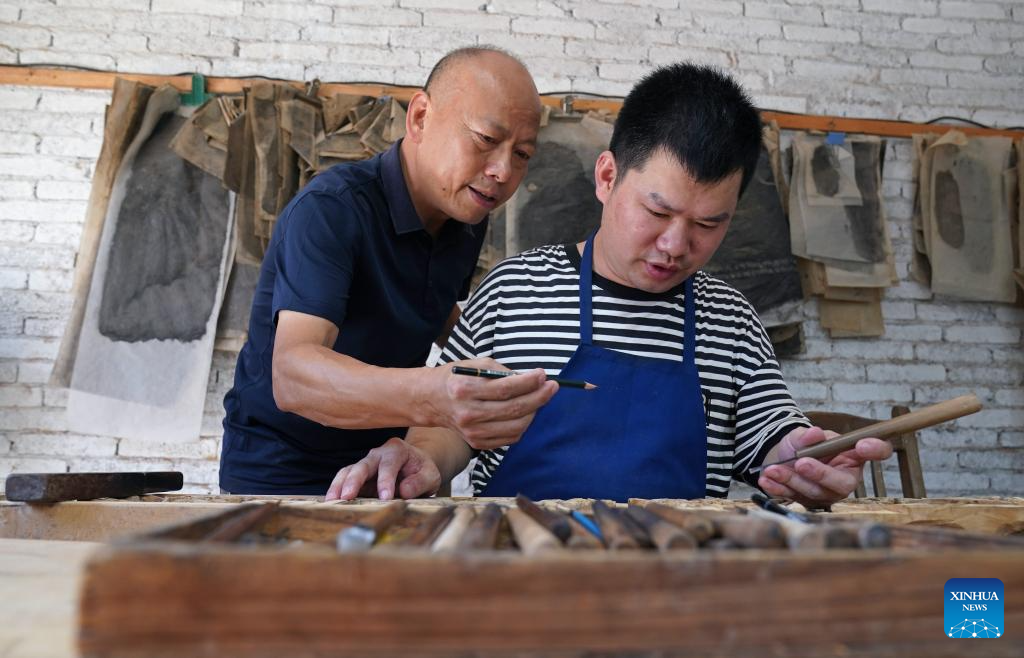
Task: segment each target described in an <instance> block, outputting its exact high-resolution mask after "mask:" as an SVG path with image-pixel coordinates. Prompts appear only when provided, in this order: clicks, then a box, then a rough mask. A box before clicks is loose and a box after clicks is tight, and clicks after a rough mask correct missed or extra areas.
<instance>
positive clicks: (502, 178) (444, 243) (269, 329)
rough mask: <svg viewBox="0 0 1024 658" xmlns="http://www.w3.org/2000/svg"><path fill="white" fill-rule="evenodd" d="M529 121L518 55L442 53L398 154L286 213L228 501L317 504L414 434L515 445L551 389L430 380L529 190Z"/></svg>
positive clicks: (527, 83) (338, 179) (251, 354)
mask: <svg viewBox="0 0 1024 658" xmlns="http://www.w3.org/2000/svg"><path fill="white" fill-rule="evenodd" d="M540 109H541V108H540V101H539V97H538V95H537V89H536V87H535V86H534V84H533V80H532V78H531V77H530V74H529V73H528V72H527V71H526V69H525V68H524V67H523V65H522V64H521V63H520V62H519V61H518V60H516V59H515V58H513V57H512V56H511V55H508V54H507V53H504V52H502V51H499V50H496V49H490V48H467V49H460V50H457V51H453V52H452V53H449V54H448V55H446V56H445V57H444V58H442V60H441V61H440V62H438V64H437V66H435V68H434V70H433V71H432V72H431V74H430V77H429V78H428V80H427V84H426V85H425V87H424V90H423V91H419V92H417V93H416V94H415V95H414V96H413V98H412V99H411V101H410V103H409V108H408V114H407V119H406V136H405V138H404V139H403V140H402V141H401V142H399V143H397V144H396V145H395V146H394V147H393V148H391V149H390V150H389V151H388V152H386V153H383V154H381V155H379V156H377V157H374V158H371V159H369V160H366V161H364V162H359V163H353V164H345V165H338V166H336V167H334V168H332V169H330V170H328V171H326V172H324V173H322V174H321V175H319V176H317V177H316V178H315V179H313V181H312V182H310V184H309V185H308V186H307V187H306V188H304V189H303V190H302V191H301V192H300V193H299V194H298V195H296V197H295V198H294V199H293V200H292V202H291V203H289V204H288V206H287V207H286V208H285V209H284V211H283V212H282V214H281V217H280V218H279V220H278V221H277V224H276V226H275V228H274V235H273V238H272V239H271V243H270V246H269V248H268V249H267V253H266V255H265V257H264V259H263V266H262V269H261V271H260V278H259V283H258V285H257V289H256V295H255V298H254V300H253V307H252V315H251V318H250V323H249V340H248V341H247V342H246V344H245V346H244V347H243V349H242V351H241V353H240V354H239V356H238V365H237V367H236V370H235V383H234V387H233V388H232V389H231V391H229V392H228V394H227V396H226V397H225V399H224V407H225V409H226V411H227V415H226V417H225V419H224V443H223V453H222V457H221V471H220V486H221V488H222V489H223V490H224V491H228V492H231V493H260V494H323V493H324V492H326V491H327V488H328V486H329V485H330V483H331V480H332V478H333V477H334V475H335V474H336V473H337V472H338V469H339V468H341V467H343V466H345V465H347V464H351V463H354V462H357V461H359V460H360V459H362V458H363V457H364V456H366V454H367V452H368V451H370V450H371V449H373V448H375V447H377V446H380V445H381V444H383V443H384V442H385V441H387V440H388V439H389V438H392V437H401V436H404V434H405V431H406V428H408V427H410V426H433V427H446V428H449V429H453V430H455V431H456V432H458V433H459V434H460V435H462V436H464V437H466V438H467V439H469V440H472V441H473V442H474V444H475V445H481V444H482V445H488V444H491V443H493V445H495V446H497V445H504V444H507V443H509V442H511V441H515V440H516V439H517V438H518V437H519V436H520V435H521V434H522V433H523V431H524V430H525V429H526V427H527V426H528V425H529V424H530V421H531V420H532V419H533V414H534V412H535V411H536V410H537V409H538V408H539V407H540V406H541V405H543V404H544V403H545V402H547V401H548V400H549V399H550V398H551V396H552V395H553V394H554V393H555V391H556V390H557V385H556V384H554V383H553V382H547V381H546V380H545V377H544V372H543V371H542V370H534V371H530V372H527V373H523V374H521V375H517V376H513V377H506V378H504V379H500V380H487V379H479V378H473V377H459V376H453V375H452V374H451V370H450V369H447V368H445V369H439V368H438V369H435V368H425V367H423V366H424V363H425V360H426V357H427V354H428V352H429V350H430V344H431V342H432V341H436V342H438V343H443V342H444V339H445V337H446V336H447V332H448V331H449V330H450V328H451V326H452V325H453V324H454V322H455V319H456V318H457V317H458V307H457V306H456V301H457V300H459V299H462V298H465V296H466V295H467V294H468V292H469V280H470V276H471V275H472V273H473V269H474V266H475V264H476V260H477V256H478V254H479V251H480V246H481V243H482V240H483V237H484V232H485V230H486V219H487V215H488V213H489V212H490V211H491V210H492V209H494V208H495V207H496V206H498V205H500V204H501V203H503V202H505V201H506V200H507V199H508V198H509V197H510V196H511V195H512V193H513V192H514V191H515V189H516V187H518V185H519V183H520V181H522V179H523V176H524V175H525V173H526V168H527V161H528V160H529V159H530V156H531V155H532V154H533V151H534V148H535V146H536V139H537V131H538V128H539V122H540ZM466 363H467V364H468V365H472V366H476V367H483V368H500V369H503V368H501V366H500V365H499V364H497V363H496V362H494V361H491V360H490V359H475V360H473V361H469V362H466ZM371 486H372V483H371ZM382 486H387V485H384V484H382ZM373 493H374V494H377V495H380V496H381V497H382V498H387V497H389V496H390V495H391V492H390V491H383V490H381V491H374V492H373Z"/></svg>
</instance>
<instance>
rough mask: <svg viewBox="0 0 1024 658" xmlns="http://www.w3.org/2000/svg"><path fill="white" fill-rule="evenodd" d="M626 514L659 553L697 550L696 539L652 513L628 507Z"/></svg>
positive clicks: (631, 506) (633, 506) (639, 508)
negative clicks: (644, 532) (645, 533)
mask: <svg viewBox="0 0 1024 658" xmlns="http://www.w3.org/2000/svg"><path fill="white" fill-rule="evenodd" d="M626 514H627V515H628V516H629V517H630V518H631V519H633V520H634V521H636V522H637V523H639V524H640V525H641V526H642V527H643V529H644V530H645V531H646V532H647V535H648V536H649V537H650V538H651V541H652V542H654V545H655V546H657V547H658V550H659V551H662V552H664V551H668V550H671V549H679V548H690V549H692V548H697V539H696V538H695V537H694V536H693V535H691V534H690V533H689V532H687V531H686V530H683V529H682V528H680V527H679V526H677V525H676V524H674V523H669V522H668V521H666V520H665V519H663V518H661V517H660V516H658V515H657V514H655V513H654V512H648V511H647V510H645V509H644V508H642V507H638V506H636V505H630V506H629V507H627V508H626Z"/></svg>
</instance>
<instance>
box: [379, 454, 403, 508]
mask: <svg viewBox="0 0 1024 658" xmlns="http://www.w3.org/2000/svg"><path fill="white" fill-rule="evenodd" d="M408 459H409V453H408V451H407V450H394V449H392V450H387V451H385V452H384V454H383V455H382V456H381V458H380V466H379V467H378V468H377V496H378V497H379V498H380V499H381V500H391V496H392V495H393V494H394V491H395V482H396V481H397V480H398V471H399V470H401V468H402V467H403V466H405V464H406V461H407V460H408Z"/></svg>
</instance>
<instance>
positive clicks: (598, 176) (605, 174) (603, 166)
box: [594, 151, 618, 203]
mask: <svg viewBox="0 0 1024 658" xmlns="http://www.w3.org/2000/svg"><path fill="white" fill-rule="evenodd" d="M617 176H618V169H616V167H615V156H614V155H612V152H611V151H604V152H603V153H601V155H599V156H597V163H596V164H595V165H594V193H595V194H596V195H597V200H598V201H600V202H601V203H607V202H608V197H610V196H611V193H612V188H613V187H615V179H616V177H617Z"/></svg>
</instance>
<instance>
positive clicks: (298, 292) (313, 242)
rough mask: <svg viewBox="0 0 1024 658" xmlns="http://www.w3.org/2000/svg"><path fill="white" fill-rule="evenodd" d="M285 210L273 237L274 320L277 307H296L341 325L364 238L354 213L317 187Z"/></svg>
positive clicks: (348, 205) (275, 319)
mask: <svg viewBox="0 0 1024 658" xmlns="http://www.w3.org/2000/svg"><path fill="white" fill-rule="evenodd" d="M285 212H286V215H285V216H283V217H282V218H281V220H279V224H281V226H280V228H281V229H282V230H281V231H280V232H279V233H275V236H274V237H275V239H277V240H278V244H277V245H275V249H274V250H273V258H274V265H275V267H276V270H277V276H276V277H275V279H274V299H273V313H274V321H275V322H276V321H277V314H278V312H280V311H296V312H299V313H306V314H308V315H315V316H317V317H320V318H324V319H325V320H329V321H331V322H333V323H334V324H335V326H337V327H341V324H342V322H344V320H345V312H346V309H347V306H348V299H349V291H350V289H351V287H352V279H353V273H354V272H355V267H356V262H357V259H358V258H359V253H360V245H361V243H362V235H361V234H362V230H361V222H360V221H359V218H358V216H357V213H356V211H355V209H354V208H353V207H352V206H351V205H350V204H348V203H345V202H344V200H343V199H339V198H338V197H336V196H333V195H328V194H323V193H317V192H310V193H306V194H303V195H301V196H300V197H299V198H297V199H296V200H295V203H294V204H292V205H290V206H289V208H288V209H287V210H286V211H285Z"/></svg>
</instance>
